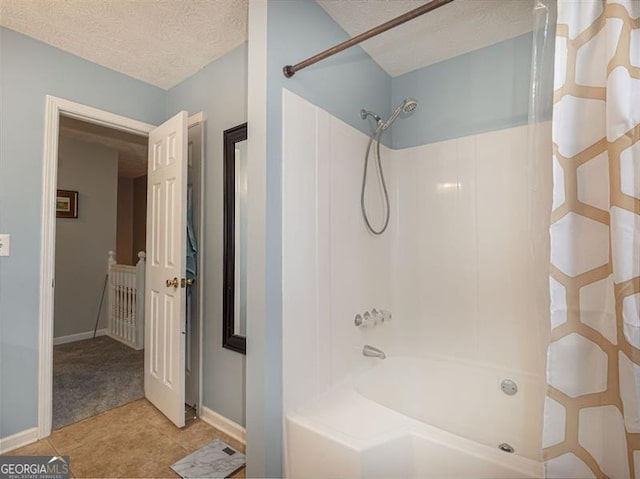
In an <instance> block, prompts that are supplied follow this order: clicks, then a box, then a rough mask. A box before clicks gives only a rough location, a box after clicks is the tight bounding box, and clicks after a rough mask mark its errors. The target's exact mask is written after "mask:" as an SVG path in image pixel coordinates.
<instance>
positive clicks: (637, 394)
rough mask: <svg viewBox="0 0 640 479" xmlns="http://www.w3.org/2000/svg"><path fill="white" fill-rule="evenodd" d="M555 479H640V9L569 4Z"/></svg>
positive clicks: (556, 131) (557, 136)
mask: <svg viewBox="0 0 640 479" xmlns="http://www.w3.org/2000/svg"><path fill="white" fill-rule="evenodd" d="M554 77H555V78H554V81H555V84H554V106H553V122H552V124H553V127H552V128H553V178H554V194H553V212H552V215H551V228H550V232H551V275H550V280H549V281H550V292H551V328H552V330H551V343H550V346H549V350H548V364H547V384H548V388H547V398H546V402H545V424H544V435H543V447H544V459H545V468H546V476H547V477H548V478H563V479H564V478H591V477H595V478H604V477H608V478H611V479H614V478H637V479H640V277H639V276H640V0H606V1H600V0H558V24H557V30H556V52H555V73H554Z"/></svg>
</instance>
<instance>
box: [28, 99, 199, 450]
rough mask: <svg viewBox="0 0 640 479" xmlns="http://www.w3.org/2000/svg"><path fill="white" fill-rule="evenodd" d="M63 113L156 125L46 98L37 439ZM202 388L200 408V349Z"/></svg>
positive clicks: (140, 127) (42, 429) (106, 122)
mask: <svg viewBox="0 0 640 479" xmlns="http://www.w3.org/2000/svg"><path fill="white" fill-rule="evenodd" d="M61 115H64V116H68V117H71V118H75V119H78V120H82V121H85V122H87V123H93V124H96V125H101V126H105V127H108V128H113V129H116V130H121V131H125V132H128V133H133V134H136V135H140V136H145V137H148V136H149V132H150V131H151V130H153V129H154V128H155V127H156V126H155V125H150V124H148V123H144V122H141V121H138V120H134V119H131V118H127V117H125V116H121V115H116V114H115V113H111V112H108V111H105V110H100V109H98V108H93V107H90V106H87V105H83V104H81V103H76V102H73V101H70V100H65V99H63V98H59V97H55V96H52V95H46V97H45V119H44V152H43V165H42V212H41V226H42V230H41V236H40V314H39V316H40V318H39V323H40V324H39V340H38V439H42V438H44V437H47V436H50V435H51V429H52V421H53V411H52V408H53V319H54V309H53V306H54V304H53V303H54V292H55V283H54V277H55V252H56V215H55V197H56V190H57V181H58V135H59V130H60V116H61ZM192 118H193V123H194V124H195V123H197V122H203V121H204V118H203V117H202V114H201V113H200V114H196V115H194V116H193V117H190V118H189V125H192ZM203 160H204V158H203ZM203 165H204V163H203ZM203 176H204V175H203ZM200 283H201V282H200ZM198 323H199V325H198V329H199V330H200V342H201V344H202V313H201V314H200V315H199V318H198ZM199 388H200V391H199V398H200V404H199V405H198V406H199V409H201V408H202V350H200V378H199Z"/></svg>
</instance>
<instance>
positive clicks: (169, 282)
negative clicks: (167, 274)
mask: <svg viewBox="0 0 640 479" xmlns="http://www.w3.org/2000/svg"><path fill="white" fill-rule="evenodd" d="M171 286H173V287H174V288H176V289H178V286H180V280H179V279H178V278H173V279H168V280H167V288H170V287H171Z"/></svg>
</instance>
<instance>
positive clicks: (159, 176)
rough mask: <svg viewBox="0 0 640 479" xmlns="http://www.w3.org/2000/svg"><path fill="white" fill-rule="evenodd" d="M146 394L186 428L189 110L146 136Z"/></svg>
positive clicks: (161, 409) (172, 418) (178, 424)
mask: <svg viewBox="0 0 640 479" xmlns="http://www.w3.org/2000/svg"><path fill="white" fill-rule="evenodd" d="M147 188H148V191H147V210H148V211H147V270H146V287H145V334H144V339H145V347H144V392H145V396H146V397H147V399H148V400H149V401H151V402H152V403H153V404H154V405H155V406H156V407H157V408H158V409H160V411H162V412H163V413H164V415H165V416H167V417H168V418H169V419H170V420H171V421H172V422H173V423H174V424H175V425H176V426H178V427H183V426H184V394H185V307H186V301H185V297H186V295H185V291H186V290H185V288H184V286H183V284H184V283H183V282H182V279H183V278H184V277H185V266H186V230H187V225H186V213H187V209H186V208H187V112H185V111H182V112H180V113H178V114H177V115H176V116H174V117H173V118H171V119H170V120H168V121H167V122H165V123H163V124H162V125H160V126H159V127H158V128H156V129H155V130H153V131H152V132H151V133H150V134H149V176H148V180H147Z"/></svg>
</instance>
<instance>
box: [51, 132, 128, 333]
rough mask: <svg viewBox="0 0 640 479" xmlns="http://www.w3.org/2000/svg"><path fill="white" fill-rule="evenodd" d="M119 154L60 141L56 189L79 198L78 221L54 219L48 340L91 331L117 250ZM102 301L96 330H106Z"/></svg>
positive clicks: (82, 144)
mask: <svg viewBox="0 0 640 479" xmlns="http://www.w3.org/2000/svg"><path fill="white" fill-rule="evenodd" d="M117 179H118V153H117V152H116V151H114V150H111V149H109V148H106V147H104V146H100V145H95V144H88V143H83V142H81V141H77V140H72V139H69V138H64V137H61V138H60V143H59V145H58V189H62V190H74V191H77V192H78V218H57V219H56V269H55V278H56V289H55V299H54V301H55V311H54V329H53V337H54V338H57V337H60V336H68V335H70V334H77V333H83V332H86V331H92V330H93V328H94V325H95V320H96V315H97V312H98V306H99V304H100V295H101V294H102V288H103V286H104V279H105V275H106V274H107V252H108V251H109V250H113V249H114V247H115V245H116V215H117V206H116V204H117ZM107 306H108V305H107V301H104V303H103V306H102V311H101V314H100V322H99V324H98V329H100V328H106V327H107Z"/></svg>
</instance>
